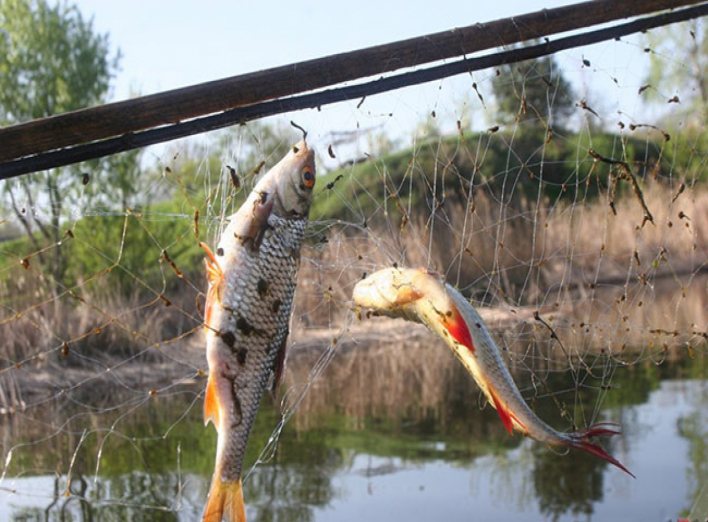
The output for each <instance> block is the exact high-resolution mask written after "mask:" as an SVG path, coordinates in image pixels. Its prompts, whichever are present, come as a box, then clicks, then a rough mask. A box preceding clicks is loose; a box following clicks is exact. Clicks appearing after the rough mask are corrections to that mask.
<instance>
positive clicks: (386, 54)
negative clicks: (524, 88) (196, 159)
mask: <svg viewBox="0 0 708 522" xmlns="http://www.w3.org/2000/svg"><path fill="white" fill-rule="evenodd" d="M696 3H699V0H623V1H618V0H594V1H590V2H583V3H579V4H574V5H570V6H564V7H559V8H557V9H550V10H543V11H538V12H535V13H529V14H525V15H521V16H518V17H512V18H506V19H502V20H496V21H493V22H488V23H484V24H476V25H472V26H468V27H464V28H460V29H452V30H450V31H445V32H441V33H435V34H431V35H427V36H422V37H418V38H412V39H409V40H402V41H399V42H394V43H389V44H386V45H380V46H376V47H370V48H367V49H361V50H358V51H352V52H348V53H342V54H337V55H333V56H327V57H324V58H318V59H315V60H309V61H305V62H300V63H296V64H292V65H286V66H282V67H276V68H273V69H266V70H263V71H259V72H255V73H250V74H244V75H240V76H234V77H231V78H226V79H222V80H216V81H212V82H207V83H202V84H199V85H195V86H191V87H185V88H182V89H175V90H171V91H166V92H162V93H158V94H153V95H149V96H142V97H140V98H134V99H131V100H126V101H121V102H116V103H110V104H107V105H102V106H99V107H93V108H89V109H82V110H78V111H74V112H69V113H65V114H60V115H56V116H51V117H49V118H43V119H40V120H34V121H31V122H27V123H21V124H18V125H13V126H10V127H5V128H0V162H7V161H8V160H13V159H17V158H22V157H24V156H29V155H32V154H37V153H40V152H44V151H48V150H55V149H60V148H62V147H69V146H75V145H79V144H82V143H87V142H91V141H96V140H102V139H105V138H109V137H113V136H118V135H121V134H127V133H131V132H136V131H139V130H143V129H150V128H154V127H158V126H161V125H168V124H174V123H176V122H180V121H183V120H186V119H190V118H196V117H199V116H203V115H207V114H214V113H217V112H220V111H224V110H228V109H232V108H235V107H242V106H245V105H250V104H254V103H257V102H261V101H265V100H270V99H274V98H280V97H284V96H291V95H294V94H298V93H303V92H307V91H312V90H314V89H320V88H324V87H327V86H331V85H336V84H338V83H342V82H345V81H350V80H354V79H357V78H363V77H367V76H374V75H380V74H383V73H387V72H391V71H394V70H397V69H400V68H404V67H413V66H417V65H421V64H425V63H430V62H434V61H438V60H443V59H447V58H451V57H455V56H465V55H467V54H470V53H473V52H477V51H481V50H485V49H490V48H494V47H498V46H502V45H509V44H513V43H517V42H521V41H524V40H529V39H534V38H542V37H545V36H548V35H552V34H557V33H559V32H564V31H570V30H574V29H579V28H584V27H589V26H592V25H596V24H601V23H606V22H610V21H613V20H618V19H622V18H627V17H631V16H637V15H642V14H646V13H651V12H654V11H658V10H662V9H669V8H675V7H680V6H685V5H691V4H696Z"/></svg>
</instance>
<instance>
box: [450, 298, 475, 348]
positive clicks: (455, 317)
mask: <svg viewBox="0 0 708 522" xmlns="http://www.w3.org/2000/svg"><path fill="white" fill-rule="evenodd" d="M444 325H445V328H446V329H447V331H448V332H450V335H451V336H452V338H453V339H455V341H457V342H458V343H460V344H461V345H463V346H466V347H467V348H469V350H470V351H471V352H472V353H474V352H475V348H474V343H473V342H472V335H470V331H469V329H468V328H467V323H465V320H464V319H463V318H462V316H461V315H460V312H458V311H457V308H455V307H454V306H453V307H452V316H450V317H446V318H445V320H444Z"/></svg>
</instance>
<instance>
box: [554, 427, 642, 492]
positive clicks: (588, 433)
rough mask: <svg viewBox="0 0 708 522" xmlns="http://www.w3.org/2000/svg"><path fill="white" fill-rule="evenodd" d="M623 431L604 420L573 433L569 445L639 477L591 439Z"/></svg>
mask: <svg viewBox="0 0 708 522" xmlns="http://www.w3.org/2000/svg"><path fill="white" fill-rule="evenodd" d="M621 433H622V432H621V431H619V429H618V428H617V426H616V425H615V424H612V423H607V422H603V423H599V424H593V425H592V426H590V427H589V428H586V429H584V430H582V431H579V432H577V433H573V434H571V437H570V441H569V442H568V444H567V445H568V446H570V447H573V448H576V449H579V450H581V451H585V452H586V453H590V454H591V455H595V456H596V457H599V458H601V459H602V460H605V461H607V462H609V463H610V464H612V465H614V466H617V467H618V468H619V469H621V470H622V471H624V472H625V473H627V474H628V475H630V476H632V478H637V477H635V476H634V474H633V473H632V472H631V471H629V470H628V469H627V468H626V467H625V466H624V465H623V464H622V463H621V462H620V461H619V460H617V459H616V458H614V457H613V456H612V455H610V454H609V453H607V451H605V450H604V449H603V448H602V446H600V445H598V444H595V443H592V442H590V441H589V439H591V438H592V437H611V436H612V435H619V434H621Z"/></svg>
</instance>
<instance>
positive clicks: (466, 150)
mask: <svg viewBox="0 0 708 522" xmlns="http://www.w3.org/2000/svg"><path fill="white" fill-rule="evenodd" d="M661 147H662V145H661V144H658V145H656V144H654V143H652V142H651V141H648V140H646V139H644V140H643V139H639V138H624V139H623V138H621V137H620V136H619V135H617V134H612V133H599V132H598V133H593V134H592V136H590V135H588V134H584V133H582V134H573V133H564V134H563V135H559V134H551V137H550V139H549V137H548V135H547V133H546V130H545V129H541V128H533V127H531V128H529V127H525V128H524V129H522V130H517V131H516V132H497V133H495V134H489V133H487V132H484V133H466V134H465V135H464V136H460V135H459V134H456V135H454V136H448V137H445V138H439V139H437V140H432V141H428V142H424V143H422V144H419V145H418V146H417V147H416V149H413V150H411V149H409V150H404V151H401V152H397V153H394V154H391V155H388V156H383V157H381V158H377V159H376V160H373V161H368V162H366V163H361V164H358V165H355V166H353V167H349V168H347V169H342V170H338V171H334V172H331V173H329V174H328V175H327V176H324V177H322V178H320V179H319V180H318V182H317V187H318V189H317V193H316V196H315V200H314V204H313V207H312V211H311V213H310V217H311V218H312V219H314V220H321V219H342V220H345V219H346V220H348V221H354V222H357V223H363V221H364V218H365V217H366V218H371V217H372V216H373V218H374V219H378V218H381V217H382V216H384V217H386V219H391V218H400V216H401V213H400V209H399V207H398V204H397V202H396V200H398V203H400V204H401V206H402V207H404V208H405V209H408V208H411V209H417V212H418V213H420V212H421V210H422V209H423V208H424V206H425V207H427V208H428V209H431V208H433V205H434V204H435V200H436V199H437V201H438V202H439V203H444V202H457V203H465V202H466V201H467V199H468V196H469V194H470V182H471V183H472V185H473V187H472V189H471V190H472V194H474V191H476V190H479V189H482V188H483V189H485V190H487V191H489V192H491V193H492V194H493V195H494V197H495V198H497V199H501V198H502V195H503V196H504V200H505V201H509V202H510V204H512V205H514V204H515V202H518V201H521V200H523V199H524V198H526V199H533V200H536V199H537V197H539V196H540V197H541V199H542V201H545V202H547V203H551V202H552V203H555V202H564V201H567V202H573V201H576V200H577V199H582V198H585V197H589V198H594V197H597V195H598V194H599V192H600V190H602V191H606V190H607V184H608V177H609V174H610V168H609V166H608V165H602V164H600V165H598V166H597V167H596V168H595V169H594V170H593V165H594V159H593V158H592V157H591V156H590V155H589V154H588V150H589V149H591V148H592V149H593V150H595V151H597V152H598V153H599V154H601V155H603V156H605V157H608V158H613V159H620V160H623V161H626V162H628V163H629V164H630V165H634V164H635V162H636V164H637V165H639V167H638V170H637V173H638V176H639V177H640V178H642V177H644V176H645V175H647V174H649V173H650V172H653V168H654V166H656V165H657V164H658V162H659V157H660V155H661V154H662V152H661V151H662V148H661ZM477 151H481V152H480V153H478V152H477ZM665 152H666V151H665ZM665 157H666V156H665ZM699 159H700V158H699ZM697 161H698V160H697ZM666 162H667V165H666V166H665V165H664V164H662V165H661V169H664V170H667V169H668V168H669V167H668V166H669V165H671V160H670V159H667V160H666ZM661 169H660V170H661ZM591 172H592V176H590V174H591ZM411 178H412V183H409V181H411ZM598 182H599V184H598ZM332 183H334V187H336V190H337V191H338V192H339V193H340V194H341V195H339V196H333V195H331V194H330V190H331V189H330V188H328V185H330V184H332ZM620 190H621V187H620ZM393 194H395V195H396V197H393ZM381 205H383V207H381Z"/></svg>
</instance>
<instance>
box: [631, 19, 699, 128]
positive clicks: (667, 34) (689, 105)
mask: <svg viewBox="0 0 708 522" xmlns="http://www.w3.org/2000/svg"><path fill="white" fill-rule="evenodd" d="M648 38H649V44H650V48H651V49H652V51H653V52H652V53H651V54H650V67H649V73H648V75H647V77H646V80H645V81H646V83H647V84H648V85H649V86H650V88H648V89H647V90H646V91H645V96H647V98H648V99H650V100H655V101H659V102H663V103H666V102H667V101H668V100H670V99H672V98H673V97H674V96H678V98H677V99H676V100H674V102H672V104H671V105H667V106H666V107H667V109H670V112H668V113H667V116H666V118H667V119H668V120H675V119H676V118H688V119H689V123H690V124H691V126H693V125H696V126H699V127H702V126H703V124H704V123H705V120H706V116H708V83H707V81H706V78H707V77H708V29H707V27H706V20H705V19H703V18H698V19H696V20H690V21H688V22H685V23H681V24H673V25H669V26H666V27H662V28H659V29H655V30H652V31H651V32H650V33H649V36H648ZM667 57H670V59H667ZM674 103H676V104H675V105H674Z"/></svg>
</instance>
